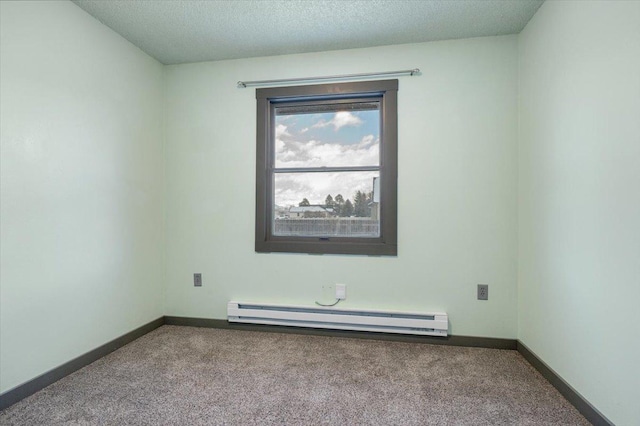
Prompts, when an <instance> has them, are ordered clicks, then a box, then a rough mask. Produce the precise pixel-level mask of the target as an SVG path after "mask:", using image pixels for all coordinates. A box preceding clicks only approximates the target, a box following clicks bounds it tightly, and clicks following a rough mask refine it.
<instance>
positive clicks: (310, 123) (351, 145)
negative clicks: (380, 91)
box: [275, 101, 380, 168]
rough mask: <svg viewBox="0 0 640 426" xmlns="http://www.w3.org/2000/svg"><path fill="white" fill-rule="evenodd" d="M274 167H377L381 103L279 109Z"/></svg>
mask: <svg viewBox="0 0 640 426" xmlns="http://www.w3.org/2000/svg"><path fill="white" fill-rule="evenodd" d="M275 140H276V143H275V167H277V168H293V167H342V166H377V165H379V164H380V102H377V101H372V102H366V103H364V102H361V103H348V104H330V105H307V106H304V105H301V106H295V107H292V106H285V107H278V108H276V118H275Z"/></svg>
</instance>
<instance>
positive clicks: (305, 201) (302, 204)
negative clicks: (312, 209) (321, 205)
mask: <svg viewBox="0 0 640 426" xmlns="http://www.w3.org/2000/svg"><path fill="white" fill-rule="evenodd" d="M310 205H311V203H309V200H307V199H306V198H303V199H302V201H300V204H298V206H300V207H304V206H310Z"/></svg>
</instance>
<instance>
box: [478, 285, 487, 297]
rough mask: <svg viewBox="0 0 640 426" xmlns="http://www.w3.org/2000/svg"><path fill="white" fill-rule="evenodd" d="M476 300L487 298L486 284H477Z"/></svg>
mask: <svg viewBox="0 0 640 426" xmlns="http://www.w3.org/2000/svg"><path fill="white" fill-rule="evenodd" d="M478 300H489V285H488V284H478Z"/></svg>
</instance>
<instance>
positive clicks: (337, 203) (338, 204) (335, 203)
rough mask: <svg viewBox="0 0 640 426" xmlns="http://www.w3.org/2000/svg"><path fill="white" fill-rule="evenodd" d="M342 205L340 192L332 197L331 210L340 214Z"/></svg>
mask: <svg viewBox="0 0 640 426" xmlns="http://www.w3.org/2000/svg"><path fill="white" fill-rule="evenodd" d="M343 206H344V198H342V194H338V195H336V198H334V199H333V210H334V211H335V212H336V214H337V215H338V216H342V207H343Z"/></svg>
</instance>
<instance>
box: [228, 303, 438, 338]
mask: <svg viewBox="0 0 640 426" xmlns="http://www.w3.org/2000/svg"><path fill="white" fill-rule="evenodd" d="M227 319H228V321H229V322H240V323H250V324H267V325H286V326H290V327H310V328H328V329H335V330H356V331H374V332H381V333H400V334H418V335H425V336H441V337H446V336H447V330H448V327H449V322H448V318H447V314H444V313H415V312H395V311H378V310H368V309H367V310H364V309H341V308H335V307H328V308H325V307H320V306H311V307H307V306H290V305H271V304H258V303H242V302H229V303H228V304H227Z"/></svg>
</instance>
